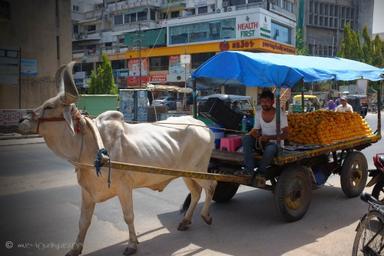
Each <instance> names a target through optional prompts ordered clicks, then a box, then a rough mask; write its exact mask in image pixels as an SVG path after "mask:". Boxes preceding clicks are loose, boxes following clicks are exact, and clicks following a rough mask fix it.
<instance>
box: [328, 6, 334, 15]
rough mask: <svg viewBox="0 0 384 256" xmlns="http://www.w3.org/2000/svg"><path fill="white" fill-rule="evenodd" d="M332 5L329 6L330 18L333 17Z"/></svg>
mask: <svg viewBox="0 0 384 256" xmlns="http://www.w3.org/2000/svg"><path fill="white" fill-rule="evenodd" d="M334 8H335V7H334V5H333V4H331V5H330V6H329V15H330V16H335V13H334Z"/></svg>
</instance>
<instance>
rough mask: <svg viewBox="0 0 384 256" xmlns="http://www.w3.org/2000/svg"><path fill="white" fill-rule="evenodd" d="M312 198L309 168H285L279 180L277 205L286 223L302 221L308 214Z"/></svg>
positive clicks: (276, 194) (276, 192)
mask: <svg viewBox="0 0 384 256" xmlns="http://www.w3.org/2000/svg"><path fill="white" fill-rule="evenodd" d="M311 197H312V181H311V176H310V173H309V171H308V169H307V168H305V167H304V166H292V167H288V168H285V169H284V170H283V171H282V172H281V175H280V177H279V179H278V180H277V184H276V189H275V203H276V207H277V208H278V210H279V211H280V213H281V215H282V217H283V218H284V219H285V220H286V221H289V222H291V221H296V220H299V219H301V218H302V217H303V216H304V215H305V213H306V212H307V210H308V208H309V205H310V203H311Z"/></svg>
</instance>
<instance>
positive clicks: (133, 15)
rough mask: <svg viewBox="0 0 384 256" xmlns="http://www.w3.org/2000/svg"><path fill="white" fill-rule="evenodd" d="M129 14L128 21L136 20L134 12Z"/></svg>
mask: <svg viewBox="0 0 384 256" xmlns="http://www.w3.org/2000/svg"><path fill="white" fill-rule="evenodd" d="M129 16H130V19H129V21H130V22H136V21H137V18H136V13H131V14H130V15H129Z"/></svg>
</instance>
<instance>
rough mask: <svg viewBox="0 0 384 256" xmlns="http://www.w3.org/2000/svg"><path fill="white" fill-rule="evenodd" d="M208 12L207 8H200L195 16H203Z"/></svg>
mask: <svg viewBox="0 0 384 256" xmlns="http://www.w3.org/2000/svg"><path fill="white" fill-rule="evenodd" d="M207 12H208V6H202V7H199V8H197V14H203V13H207Z"/></svg>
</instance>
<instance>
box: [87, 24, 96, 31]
mask: <svg viewBox="0 0 384 256" xmlns="http://www.w3.org/2000/svg"><path fill="white" fill-rule="evenodd" d="M87 31H88V32H95V31H96V25H88V26H87Z"/></svg>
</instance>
